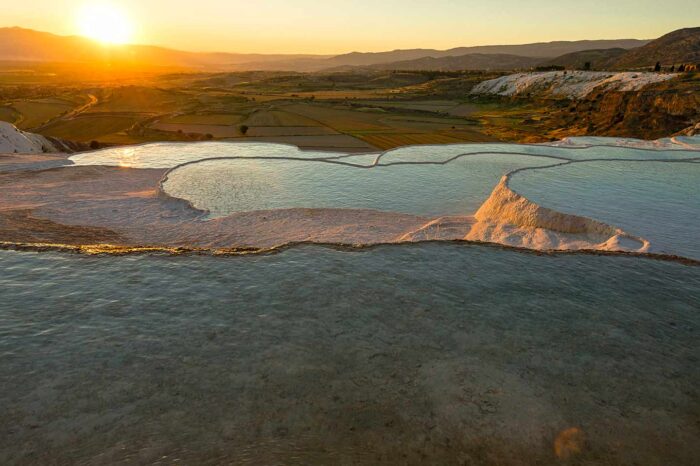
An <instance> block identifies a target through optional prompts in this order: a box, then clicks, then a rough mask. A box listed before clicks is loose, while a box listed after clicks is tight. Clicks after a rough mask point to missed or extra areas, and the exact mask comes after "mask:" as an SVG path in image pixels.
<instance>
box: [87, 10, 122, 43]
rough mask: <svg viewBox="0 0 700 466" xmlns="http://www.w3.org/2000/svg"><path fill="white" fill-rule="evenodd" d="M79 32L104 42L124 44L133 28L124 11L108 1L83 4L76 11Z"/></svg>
mask: <svg viewBox="0 0 700 466" xmlns="http://www.w3.org/2000/svg"><path fill="white" fill-rule="evenodd" d="M77 21H78V28H79V29H80V33H81V34H82V35H84V36H86V37H89V38H91V39H95V40H98V41H100V42H103V43H105V44H125V43H127V42H129V40H130V39H131V33H132V30H133V27H132V24H131V21H129V18H128V17H127V15H126V13H124V11H123V10H122V9H121V8H119V7H118V6H116V5H113V4H110V3H94V4H89V5H85V6H84V7H83V8H82V9H81V10H80V11H79V12H78V19H77Z"/></svg>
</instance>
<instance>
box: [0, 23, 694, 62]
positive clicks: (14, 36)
mask: <svg viewBox="0 0 700 466" xmlns="http://www.w3.org/2000/svg"><path fill="white" fill-rule="evenodd" d="M0 61H33V62H52V63H97V64H100V63H104V64H109V65H131V66H139V67H145V68H179V69H193V70H202V71H252V70H256V71H271V70H275V71H298V72H314V71H334V70H348V69H356V68H357V69H380V70H393V69H396V70H444V71H455V70H476V69H484V70H513V69H529V68H532V67H536V66H549V65H561V66H566V67H572V68H576V67H582V66H583V64H584V63H586V62H591V63H592V64H593V66H594V67H597V68H601V67H605V68H615V69H617V68H636V67H647V66H653V65H654V64H655V63H656V62H657V61H661V62H662V63H667V62H668V63H698V62H700V28H693V29H682V30H679V31H675V32H673V33H671V34H668V35H666V36H663V37H661V38H659V39H657V40H654V41H649V40H637V39H620V40H583V41H571V42H565V41H559V42H544V43H535V44H523V45H488V46H478V47H458V48H453V49H449V50H434V49H411V50H394V51H389V52H377V53H360V52H353V53H348V54H343V55H337V56H324V55H303V54H301V55H280V54H277V55H266V54H239V53H197V52H184V51H179V50H173V49H168V48H164V47H156V46H149V45H120V46H109V47H105V46H103V45H101V44H98V43H96V42H93V41H91V40H89V39H86V38H83V37H77V36H58V35H55V34H50V33H46V32H39V31H33V30H30V29H23V28H0Z"/></svg>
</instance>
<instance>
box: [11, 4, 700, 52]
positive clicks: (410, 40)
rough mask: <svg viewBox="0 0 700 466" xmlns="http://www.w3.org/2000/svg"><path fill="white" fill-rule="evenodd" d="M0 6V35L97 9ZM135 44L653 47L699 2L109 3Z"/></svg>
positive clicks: (58, 24)
mask: <svg viewBox="0 0 700 466" xmlns="http://www.w3.org/2000/svg"><path fill="white" fill-rule="evenodd" d="M0 1H2V6H1V7H0V8H1V10H2V14H1V15H0V26H22V27H27V28H32V29H39V30H43V31H49V32H54V33H57V34H77V33H78V28H77V27H76V24H75V23H76V20H75V16H76V12H77V11H78V10H79V9H80V8H81V6H83V5H85V4H94V3H104V2H102V0H92V1H91V0H29V1H14V0H0ZM111 3H113V4H117V5H121V7H122V8H123V9H124V11H125V12H126V14H127V15H128V16H129V18H130V20H131V21H132V22H133V24H134V34H133V40H132V42H138V43H148V44H158V45H165V46H169V47H174V48H179V49H184V50H201V51H227V52H263V53H264V52H268V53H270V52H275V53H276V52H292V53H293V52H299V53H323V54H326V53H342V52H349V51H353V50H358V51H380V50H389V49H395V48H419V47H420V48H439V49H446V48H451V47H457V46H468V45H483V44H513V43H526V42H539V41H551V40H577V39H617V38H639V39H646V38H654V37H658V36H660V35H662V34H665V33H666V32H670V31H672V30H674V29H679V28H682V27H691V26H700V0H488V1H481V0H322V1H318V0H246V1H244V0H187V1H185V0H122V1H118V0H113V1H111Z"/></svg>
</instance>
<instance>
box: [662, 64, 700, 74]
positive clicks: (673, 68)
mask: <svg viewBox="0 0 700 466" xmlns="http://www.w3.org/2000/svg"><path fill="white" fill-rule="evenodd" d="M698 67H700V64H699V65H693V64H686V63H682V64H680V65H678V68H676V65H671V67H670V68H669V69H668V70H669V71H670V72H671V73H673V72H676V71H677V72H679V73H684V72H688V71H697V70H698ZM661 69H662V68H661V62H658V61H657V62H656V66H654V71H656V72H657V73H658V72H660V71H661Z"/></svg>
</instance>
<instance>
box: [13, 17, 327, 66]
mask: <svg viewBox="0 0 700 466" xmlns="http://www.w3.org/2000/svg"><path fill="white" fill-rule="evenodd" d="M309 58H313V59H316V60H321V59H323V58H325V57H324V56H310V55H262V54H238V53H198V52H184V51H181V50H173V49H168V48H164V47H156V46H151V45H112V46H103V45H101V44H99V43H97V42H94V41H92V40H90V39H86V38H84V37H79V36H59V35H55V34H50V33H47V32H40V31H34V30H31V29H23V28H18V27H12V28H0V61H32V62H52V63H105V64H111V65H115V64H116V65H133V66H148V67H175V68H195V69H207V70H229V69H231V68H233V67H235V66H236V65H240V64H242V63H248V62H266V61H279V60H297V59H309Z"/></svg>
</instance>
